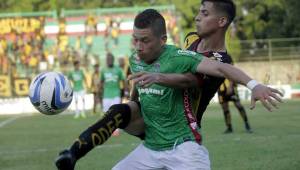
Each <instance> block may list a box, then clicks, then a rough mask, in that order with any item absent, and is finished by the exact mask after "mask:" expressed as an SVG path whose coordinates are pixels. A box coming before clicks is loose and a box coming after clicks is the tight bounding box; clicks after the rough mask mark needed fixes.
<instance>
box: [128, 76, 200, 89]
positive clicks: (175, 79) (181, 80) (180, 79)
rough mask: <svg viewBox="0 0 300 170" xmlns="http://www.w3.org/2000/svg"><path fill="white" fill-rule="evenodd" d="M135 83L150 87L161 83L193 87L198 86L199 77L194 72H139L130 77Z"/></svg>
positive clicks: (174, 86)
mask: <svg viewBox="0 0 300 170" xmlns="http://www.w3.org/2000/svg"><path fill="white" fill-rule="evenodd" d="M128 79H129V80H132V81H133V83H136V84H138V85H139V86H141V87H149V86H151V85H152V84H160V85H163V86H167V87H172V88H191V87H197V86H198V84H199V83H198V82H199V81H198V78H197V77H196V75H194V74H192V73H185V74H176V73H168V74H164V73H148V72H138V73H136V74H132V75H130V76H129V77H128Z"/></svg>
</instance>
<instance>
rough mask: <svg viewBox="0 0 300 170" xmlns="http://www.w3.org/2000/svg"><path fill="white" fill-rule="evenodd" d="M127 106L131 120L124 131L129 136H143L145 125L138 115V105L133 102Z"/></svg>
mask: <svg viewBox="0 0 300 170" xmlns="http://www.w3.org/2000/svg"><path fill="white" fill-rule="evenodd" d="M127 104H128V106H129V107H130V110H131V119H130V123H129V125H128V126H127V127H126V128H125V129H124V130H125V131H126V132H127V133H129V134H131V135H140V134H143V133H144V131H145V123H144V119H143V117H142V116H141V114H140V106H139V104H137V102H134V101H129V102H128V103H127Z"/></svg>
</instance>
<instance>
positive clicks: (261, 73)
mask: <svg viewBox="0 0 300 170" xmlns="http://www.w3.org/2000/svg"><path fill="white" fill-rule="evenodd" d="M235 66H237V67H238V68H240V69H242V70H244V71H245V72H246V73H248V74H249V75H251V76H252V77H253V78H255V79H257V80H259V81H260V82H264V83H266V84H295V83H297V82H298V83H299V82H300V60H284V61H272V62H266V61H264V62H260V61H257V62H240V63H236V64H235Z"/></svg>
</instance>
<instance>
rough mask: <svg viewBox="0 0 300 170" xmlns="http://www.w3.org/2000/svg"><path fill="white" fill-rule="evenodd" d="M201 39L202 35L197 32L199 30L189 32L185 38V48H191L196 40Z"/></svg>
mask: <svg viewBox="0 0 300 170" xmlns="http://www.w3.org/2000/svg"><path fill="white" fill-rule="evenodd" d="M199 39H200V37H199V35H198V34H197V32H189V33H188V34H187V35H186V36H185V38H184V46H183V47H184V49H190V47H191V46H192V44H194V42H196V41H197V40H199Z"/></svg>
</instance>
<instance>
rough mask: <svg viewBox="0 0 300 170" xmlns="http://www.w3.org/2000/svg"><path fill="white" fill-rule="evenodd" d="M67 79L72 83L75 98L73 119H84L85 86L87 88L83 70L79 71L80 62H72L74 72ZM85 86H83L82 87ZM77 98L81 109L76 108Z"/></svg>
mask: <svg viewBox="0 0 300 170" xmlns="http://www.w3.org/2000/svg"><path fill="white" fill-rule="evenodd" d="M68 78H69V79H70V81H71V82H72V85H73V91H74V98H75V109H76V110H75V116H74V118H79V117H80V116H81V117H83V118H85V117H86V115H85V99H84V96H85V85H86V86H87V80H86V77H85V75H84V72H83V70H81V69H80V62H79V61H77V60H76V61H74V70H73V71H71V72H70V73H69V75H68ZM84 84H85V85H84ZM79 98H80V99H81V100H82V109H79V107H78V100H79Z"/></svg>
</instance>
